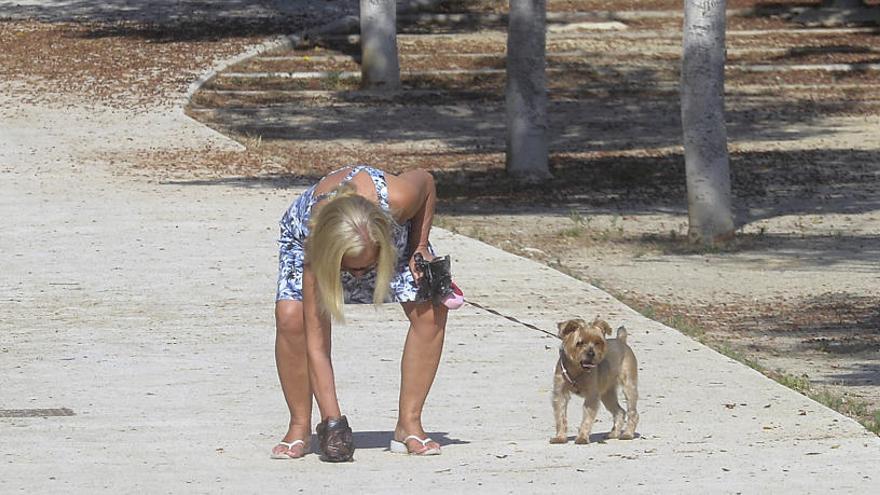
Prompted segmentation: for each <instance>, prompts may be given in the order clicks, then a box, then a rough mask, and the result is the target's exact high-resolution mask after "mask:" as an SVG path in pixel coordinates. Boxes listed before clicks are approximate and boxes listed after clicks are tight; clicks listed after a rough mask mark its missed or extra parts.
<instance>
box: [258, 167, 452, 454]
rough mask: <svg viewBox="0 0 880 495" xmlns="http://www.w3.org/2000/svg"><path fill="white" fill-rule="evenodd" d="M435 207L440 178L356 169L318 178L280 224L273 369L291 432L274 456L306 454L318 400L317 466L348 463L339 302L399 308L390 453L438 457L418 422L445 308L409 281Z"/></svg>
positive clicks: (426, 253)
mask: <svg viewBox="0 0 880 495" xmlns="http://www.w3.org/2000/svg"><path fill="white" fill-rule="evenodd" d="M435 202H436V190H435V188H434V180H433V178H432V177H431V175H430V174H429V173H428V172H426V171H424V170H412V171H408V172H405V173H403V174H401V175H399V176H393V175H390V174H388V175H386V174H385V173H384V172H382V171H381V170H378V169H375V168H372V167H368V166H365V165H357V166H350V167H345V168H343V169H340V170H337V171H336V172H333V173H331V174H329V175H327V176H326V177H324V178H323V179H321V181H320V182H318V183H317V184H315V185H314V186H312V187H311V188H309V189H308V190H306V191H305V192H304V193H303V194H302V196H300V197H299V198H298V199H297V200H296V201H295V202H294V203H293V204H292V205H291V206H290V208H289V209H288V210H287V212H286V213H285V215H284V217H283V218H282V219H281V239H280V242H281V252H280V256H279V278H278V292H277V295H276V303H275V321H276V336H275V363H276V366H277V368H278V376H279V378H280V380H281V388H282V390H283V392H284V397H285V400H286V401H287V406H288V408H289V409H290V424H289V427H288V430H287V434H286V435H284V438H283V439H282V441H281V442H279V444H278V445H276V446H275V448H273V449H272V457H273V458H281V459H288V458H299V457H302V456H304V455H305V454H306V453H308V451H309V438H310V436H311V427H310V420H311V414H312V395H314V397H315V399H316V401H317V403H318V408H319V410H320V413H321V424H319V425H318V427H317V433H318V438H319V443H321V459H322V460H325V461H331V462H333V461H348V460H351V457H352V453H353V451H354V446H353V445H352V442H351V429H350V428H349V427H348V423H347V420H346V418H345V417H344V416H342V412H341V411H340V408H339V402H338V399H337V397H336V386H335V380H334V375H333V366H332V363H331V360H330V334H331V317H332V318H333V319H336V320H340V321H342V320H343V315H342V304H343V302H349V303H382V302H388V301H392V302H399V303H400V304H401V306H402V307H403V311H404V313H405V314H406V316H407V317H408V318H409V321H410V327H409V333H408V335H407V338H406V344H405V345H404V350H403V359H402V363H401V382H400V400H399V413H398V414H399V416H398V420H397V425H396V427H395V429H394V439H393V440H392V442H391V444H392V445H391V448H392V451H395V452H406V453H410V454H416V455H432V454H439V453H440V446H439V445H438V444H437V442H434V441H433V440H431V439H430V438H428V436H427V434H426V433H425V430H424V428H423V427H422V422H421V417H422V407H423V406H424V404H425V399H426V398H427V396H428V392H429V390H430V388H431V384H432V383H433V381H434V376H435V374H436V372H437V366H438V364H439V363H440V354H441V351H442V349H443V339H444V335H445V332H446V314H447V308H446V307H444V306H442V305H440V306H434V305H432V303H431V302H430V301H417V300H416V299H417V298H416V293H417V286H416V281H415V278H414V276H413V273H415V270H414V261H413V256H414V255H415V254H416V253H420V254H421V255H422V256H424V257H425V259H428V260H430V259H432V258H433V255H432V254H431V252H430V249H429V247H428V234H429V233H430V230H431V222H432V220H433V216H434V205H435Z"/></svg>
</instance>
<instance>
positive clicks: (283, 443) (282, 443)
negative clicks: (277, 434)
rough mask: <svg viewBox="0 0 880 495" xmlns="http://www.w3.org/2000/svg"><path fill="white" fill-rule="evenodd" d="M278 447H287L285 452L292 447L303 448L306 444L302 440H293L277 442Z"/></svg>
mask: <svg viewBox="0 0 880 495" xmlns="http://www.w3.org/2000/svg"><path fill="white" fill-rule="evenodd" d="M278 445H284V446H285V447H287V450H290V449H292V448H293V446H294V445H302V446H303V447H305V445H306V443H305V442H304V441H302V440H294V441H292V442H278Z"/></svg>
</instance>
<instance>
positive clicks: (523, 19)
mask: <svg viewBox="0 0 880 495" xmlns="http://www.w3.org/2000/svg"><path fill="white" fill-rule="evenodd" d="M546 19H547V2H546V0H510V19H509V24H508V28H507V88H506V90H505V98H506V105H507V159H506V162H507V173H508V174H509V175H511V176H513V177H517V178H519V179H522V180H525V181H541V180H544V179H547V178H549V177H550V169H549V166H548V145H547V78H546V75H545V71H544V67H545V50H546V47H545V45H546V38H547V37H546V34H545V26H546Z"/></svg>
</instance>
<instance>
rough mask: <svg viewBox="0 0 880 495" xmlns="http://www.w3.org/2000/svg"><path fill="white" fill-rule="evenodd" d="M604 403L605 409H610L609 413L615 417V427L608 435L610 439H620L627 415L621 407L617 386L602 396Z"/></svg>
mask: <svg viewBox="0 0 880 495" xmlns="http://www.w3.org/2000/svg"><path fill="white" fill-rule="evenodd" d="M602 403H603V404H605V409H608V412H610V413H611V416H612V417H614V427H613V428H611V431H610V432H609V433H608V438H618V437H620V430H621V429H623V420H624V416H625V414H624V412H623V408H622V407H620V402H618V401H617V387H616V386H614V387H611V389H610V390H608V391H606V392H605V393H604V394H602Z"/></svg>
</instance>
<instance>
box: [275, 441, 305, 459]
mask: <svg viewBox="0 0 880 495" xmlns="http://www.w3.org/2000/svg"><path fill="white" fill-rule="evenodd" d="M308 451H309V446H308V444H307V443H306V442H305V441H303V440H293V441H291V442H284V441H281V442H278V445H276V446H275V447H274V448H272V453H271V454H270V455H269V457H271V458H272V459H299V458H300V457H303V456H304V455H306V454H307V453H308Z"/></svg>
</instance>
